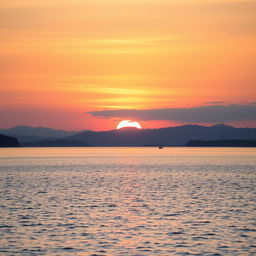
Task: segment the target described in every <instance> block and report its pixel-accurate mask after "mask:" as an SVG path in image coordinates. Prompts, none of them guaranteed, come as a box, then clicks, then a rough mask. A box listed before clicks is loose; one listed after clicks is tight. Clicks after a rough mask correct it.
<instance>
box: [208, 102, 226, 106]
mask: <svg viewBox="0 0 256 256" xmlns="http://www.w3.org/2000/svg"><path fill="white" fill-rule="evenodd" d="M224 103H225V102H224V101H208V102H207V104H213V105H215V104H216V105H217V104H224Z"/></svg>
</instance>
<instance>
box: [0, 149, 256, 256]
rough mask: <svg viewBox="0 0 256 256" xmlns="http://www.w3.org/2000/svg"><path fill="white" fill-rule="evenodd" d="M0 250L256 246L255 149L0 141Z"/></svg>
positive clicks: (156, 251) (165, 251) (111, 252)
mask: <svg viewBox="0 0 256 256" xmlns="http://www.w3.org/2000/svg"><path fill="white" fill-rule="evenodd" d="M0 190H1V206H0V239H1V243H0V254H1V255H85V256H87V255H88V256H89V255H90V256H92V255H94V256H96V255H102V256H103V255H104V256H106V255H108V256H115V255H120V256H140V255H157V256H158V255H164V256H168V255H203V256H204V255H215V256H217V255H232V256H233V255H256V239H255V238H256V149H255V148H164V149H158V148H16V149H14V148H9V149H8V148H7V149H0Z"/></svg>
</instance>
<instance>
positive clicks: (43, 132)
mask: <svg viewBox="0 0 256 256" xmlns="http://www.w3.org/2000/svg"><path fill="white" fill-rule="evenodd" d="M0 133H2V134H5V135H9V136H13V137H16V138H17V139H18V141H19V142H20V144H21V146H30V147H31V146H89V145H90V146H98V147H111V146H158V145H166V146H184V145H185V144H186V143H187V142H188V141H191V140H213V141H214V140H256V128H235V127H232V126H227V125H224V124H219V125H214V126H210V127H206V126H201V125H184V126H177V127H167V128H159V129H137V128H122V129H119V130H110V131H98V132H97V131H89V130H84V131H82V132H75V131H71V132H69V131H64V130H55V129H51V128H45V127H37V128H34V127H29V126H18V127H14V128H11V129H5V130H0Z"/></svg>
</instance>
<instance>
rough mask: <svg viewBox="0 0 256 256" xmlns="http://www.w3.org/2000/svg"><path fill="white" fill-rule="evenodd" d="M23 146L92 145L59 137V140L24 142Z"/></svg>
mask: <svg viewBox="0 0 256 256" xmlns="http://www.w3.org/2000/svg"><path fill="white" fill-rule="evenodd" d="M22 146H23V147H90V145H89V144H88V143H86V142H83V141H76V140H69V139H58V140H43V141H38V142H27V143H22Z"/></svg>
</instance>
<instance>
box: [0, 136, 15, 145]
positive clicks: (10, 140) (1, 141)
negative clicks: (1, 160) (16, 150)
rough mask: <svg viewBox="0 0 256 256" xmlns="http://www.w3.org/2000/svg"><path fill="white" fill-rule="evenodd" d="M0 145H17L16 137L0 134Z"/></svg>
mask: <svg viewBox="0 0 256 256" xmlns="http://www.w3.org/2000/svg"><path fill="white" fill-rule="evenodd" d="M0 147H19V142H18V140H17V139H16V138H14V137H10V136H6V135H3V134H0Z"/></svg>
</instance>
